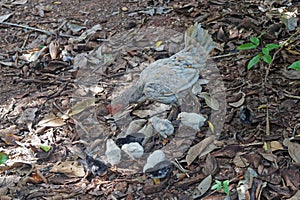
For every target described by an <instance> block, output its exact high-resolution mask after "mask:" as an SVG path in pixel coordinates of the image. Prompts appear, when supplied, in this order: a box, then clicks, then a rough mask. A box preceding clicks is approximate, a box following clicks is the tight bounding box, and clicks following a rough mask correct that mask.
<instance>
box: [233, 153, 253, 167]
mask: <svg viewBox="0 0 300 200" xmlns="http://www.w3.org/2000/svg"><path fill="white" fill-rule="evenodd" d="M243 154H244V153H242V152H238V153H237V154H236V155H235V157H234V159H233V163H234V164H235V165H236V166H237V167H247V166H248V165H249V163H250V162H249V161H248V160H247V159H246V158H244V157H242V155H243Z"/></svg>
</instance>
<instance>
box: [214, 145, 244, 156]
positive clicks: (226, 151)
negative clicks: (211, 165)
mask: <svg viewBox="0 0 300 200" xmlns="http://www.w3.org/2000/svg"><path fill="white" fill-rule="evenodd" d="M242 150H243V148H242V147H241V146H239V145H228V146H226V147H224V148H223V149H220V150H219V151H217V152H215V153H213V155H214V156H215V157H227V158H233V157H234V156H235V155H236V153H237V152H240V151H242Z"/></svg>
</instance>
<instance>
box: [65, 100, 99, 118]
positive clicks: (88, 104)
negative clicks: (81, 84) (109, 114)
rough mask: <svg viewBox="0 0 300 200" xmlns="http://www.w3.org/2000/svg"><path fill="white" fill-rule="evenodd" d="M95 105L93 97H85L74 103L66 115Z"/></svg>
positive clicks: (71, 114)
mask: <svg viewBox="0 0 300 200" xmlns="http://www.w3.org/2000/svg"><path fill="white" fill-rule="evenodd" d="M94 105H95V98H87V99H84V100H82V101H80V102H78V103H76V104H75V105H74V106H73V107H72V108H71V109H70V110H69V111H68V115H70V116H73V115H76V114H78V113H81V112H82V111H84V110H85V109H87V108H89V107H91V106H94Z"/></svg>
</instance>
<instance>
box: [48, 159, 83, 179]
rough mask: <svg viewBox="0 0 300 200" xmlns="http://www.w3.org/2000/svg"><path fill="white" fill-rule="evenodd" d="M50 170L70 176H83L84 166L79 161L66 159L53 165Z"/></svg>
mask: <svg viewBox="0 0 300 200" xmlns="http://www.w3.org/2000/svg"><path fill="white" fill-rule="evenodd" d="M50 172H54V173H62V174H65V175H66V176H69V177H83V176H84V175H85V171H84V167H83V166H82V165H80V164H79V163H78V162H77V161H64V162H61V163H57V164H56V165H54V166H53V168H52V169H51V170H50Z"/></svg>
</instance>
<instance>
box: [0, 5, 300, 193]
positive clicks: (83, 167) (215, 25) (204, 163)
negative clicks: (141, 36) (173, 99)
mask: <svg viewBox="0 0 300 200" xmlns="http://www.w3.org/2000/svg"><path fill="white" fill-rule="evenodd" d="M89 3H90V4H91V5H93V6H95V7H97V6H99V5H98V3H97V2H94V1H91V2H89ZM103 3H104V7H105V8H107V10H106V11H105V10H101V8H99V10H98V11H97V12H95V11H94V10H90V9H85V10H84V11H83V10H79V8H84V7H86V6H87V5H88V4H86V3H85V2H80V3H79V4H80V6H79V5H78V6H76V7H74V2H71V1H64V2H55V3H51V4H50V3H49V2H47V1H44V2H40V3H39V4H41V5H39V6H38V7H37V6H36V5H33V3H32V2H28V1H13V2H12V1H3V2H1V3H0V5H1V7H2V8H5V9H6V12H3V13H0V16H1V17H0V22H1V28H0V31H1V35H4V37H2V38H1V45H0V49H1V52H0V61H1V62H0V64H1V68H0V72H1V74H2V76H1V77H0V81H1V88H2V89H1V97H0V102H1V105H0V118H1V123H0V133H1V134H0V135H1V151H0V152H1V155H3V158H2V160H3V161H5V160H6V161H5V162H4V163H3V164H1V166H0V167H1V169H3V170H9V172H10V174H9V175H8V174H5V179H2V175H1V183H2V184H3V185H5V186H4V189H3V191H2V192H3V193H1V196H3V197H7V198H16V196H15V194H17V193H18V194H19V195H21V196H22V195H23V197H24V196H26V197H27V198H38V197H49V198H50V197H53V198H55V197H57V192H58V193H60V195H63V196H64V198H73V197H74V196H77V197H79V196H82V195H84V196H86V197H87V198H94V197H100V198H112V199H116V198H117V199H130V198H132V199H133V198H134V199H138V198H145V197H147V198H155V197H157V196H159V197H160V198H163V199H170V198H174V197H176V198H179V199H184V198H187V197H191V196H192V194H195V195H196V197H195V198H200V195H201V197H203V198H206V199H209V198H218V197H219V198H222V199H224V198H225V194H222V193H221V192H216V193H211V191H209V188H211V186H212V182H214V181H215V180H221V181H223V180H229V183H230V185H229V186H230V195H231V198H235V199H237V198H239V199H244V198H257V199H271V198H277V199H297V195H298V194H299V185H300V184H299V182H300V181H299V170H298V168H299V166H298V164H297V162H298V158H297V156H298V154H299V153H298V151H299V149H298V146H297V145H298V143H299V142H298V141H299V138H298V135H299V134H298V133H297V132H296V133H295V132H294V131H293V127H294V126H295V124H297V123H298V122H299V117H300V116H299V113H298V112H297V111H298V110H299V104H298V101H299V83H298V82H297V73H295V71H292V70H291V69H287V67H288V66H289V65H291V64H292V63H293V62H295V61H297V60H296V59H297V55H298V54H297V51H298V50H297V48H296V47H297V44H299V38H298V37H297V36H296V37H295V38H294V40H293V41H292V42H291V43H286V46H285V47H284V48H283V49H282V50H281V51H280V53H279V54H277V56H276V58H275V61H274V63H276V65H275V64H274V65H272V67H271V68H270V72H269V75H268V76H267V78H268V82H267V83H266V84H261V82H262V81H260V80H263V79H264V78H265V77H264V70H263V69H264V67H265V66H263V65H261V66H254V68H253V69H251V70H249V71H247V70H245V67H246V66H245V63H244V62H240V61H242V60H243V59H248V58H246V57H247V56H246V55H243V54H242V53H238V54H234V53H237V49H236V47H237V46H239V45H240V44H244V43H246V42H247V41H248V40H249V38H250V37H257V36H259V35H260V34H261V33H262V32H264V31H266V34H264V36H263V40H262V42H263V43H265V44H268V43H272V42H274V38H275V39H276V40H277V41H279V42H282V41H285V40H288V38H289V32H292V33H293V29H295V27H296V26H295V21H296V23H299V22H297V19H296V18H295V15H297V12H298V11H297V10H296V9H291V8H290V7H297V5H296V6H295V5H293V3H292V5H289V4H287V3H285V2H275V3H272V4H269V3H268V2H264V3H261V4H260V3H257V2H247V3H244V4H241V3H237V4H230V5H228V4H227V2H224V1H211V2H208V1H204V2H196V3H195V2H194V3H190V2H185V1H181V2H177V1H174V2H171V3H170V2H169V3H165V4H164V3H163V2H156V1H153V2H152V3H151V2H149V3H148V4H147V5H146V3H147V2H146V1H141V5H143V4H144V5H145V7H142V6H141V5H137V4H135V3H124V2H122V3H121V2H120V3H117V5H116V7H115V8H117V7H119V8H120V9H119V10H118V11H117V12H114V11H116V10H114V8H112V6H111V5H110V4H109V3H108V2H106V1H104V2H103ZM24 5H26V6H27V7H26V9H33V10H36V11H35V12H33V14H28V15H27V16H26V17H27V18H26V20H25V17H24V16H25V14H24V12H23V8H24ZM253 5H256V7H253ZM224 7H226V8H228V9H230V10H233V11H234V10H236V11H238V14H236V13H224V11H225V9H224ZM65 8H68V9H65ZM123 8H126V9H123ZM145 8H146V9H145ZM241 8H243V9H241ZM12 9H14V10H17V11H22V12H13V13H12V12H11V11H12ZM241 10H242V11H241ZM298 10H299V9H298ZM74 11H77V12H74ZM1 12H2V11H1ZM85 12H86V13H85ZM7 13H10V14H7ZM76 13H85V14H86V17H85V18H81V17H80V16H77V15H76ZM115 13H118V14H115ZM254 13H255V14H254ZM99 15H100V16H99ZM170 16H171V19H172V18H173V19H180V20H175V21H174V22H173V21H172V20H170ZM50 17H51V18H53V19H63V20H61V21H60V20H58V21H56V20H54V21H51V23H50V21H49V22H48V21H47V19H48V18H50ZM80 18H81V19H80ZM69 19H72V20H69ZM83 19H84V20H83ZM279 20H280V21H281V22H282V23H283V24H285V25H284V26H283V25H280V26H278V25H277V24H276V22H278V21H279ZM83 21H84V23H82V22H83ZM194 21H197V22H200V23H201V24H202V25H203V26H204V27H205V29H209V31H210V33H212V35H213V37H214V41H217V42H218V47H217V49H216V50H215V51H214V52H213V53H212V54H213V56H215V57H216V58H215V63H216V65H217V67H218V68H219V70H220V71H221V74H222V79H223V82H224V84H225V86H226V88H227V93H229V95H230V96H237V94H242V96H241V98H239V99H236V101H231V106H232V107H229V108H227V115H226V118H225V119H224V120H225V125H224V128H222V131H221V134H220V137H219V136H218V137H215V136H211V135H207V134H206V132H205V130H207V129H209V127H210V129H216V130H214V131H211V132H212V133H214V132H218V127H217V124H216V123H215V122H211V121H210V120H207V122H204V124H203V126H202V127H201V128H200V129H199V130H198V131H197V133H195V131H193V130H190V129H189V128H190V127H183V126H181V125H180V122H178V121H177V119H176V117H174V116H176V115H177V114H178V113H180V112H178V111H177V114H176V111H172V112H174V113H175V114H174V116H173V117H172V115H170V112H171V110H172V109H171V108H170V107H164V106H160V107H159V108H153V107H147V105H145V107H141V108H139V107H138V106H137V107H132V108H130V109H131V110H130V109H129V110H128V113H130V112H131V111H132V110H134V114H135V115H136V117H137V118H142V119H145V120H146V122H145V124H144V125H142V126H140V127H139V128H138V129H136V130H137V131H138V132H143V134H145V135H146V136H147V137H146V138H147V139H146V140H144V141H146V142H145V143H144V141H143V142H142V143H143V145H142V146H143V148H144V150H145V151H149V152H153V151H154V150H157V149H162V150H164V151H165V154H166V157H168V156H171V157H172V155H176V157H178V158H180V159H179V161H180V165H182V166H183V168H186V169H187V170H186V171H185V172H186V174H184V176H183V177H182V178H181V179H179V180H177V179H176V178H175V177H176V175H178V174H179V171H178V170H179V169H177V168H169V167H168V166H169V163H168V164H167V165H165V167H166V168H164V169H165V170H166V171H159V170H158V171H156V172H158V174H161V173H163V172H166V173H167V172H168V173H169V171H168V170H169V169H171V173H170V176H168V177H165V179H162V182H161V183H160V184H158V185H155V184H154V183H153V180H152V178H151V177H147V176H140V175H139V174H135V173H132V172H134V169H132V168H130V167H128V166H126V165H125V166H124V168H122V166H120V168H119V169H118V168H117V169H114V168H113V167H111V166H109V170H108V172H107V174H106V175H103V174H104V173H102V171H105V170H104V168H105V167H104V166H103V165H104V164H102V163H101V164H100V162H102V161H101V159H102V157H101V155H104V154H105V149H103V148H102V149H101V148H99V147H101V146H105V143H106V141H109V140H110V138H114V137H115V135H117V134H119V133H118V126H116V125H115V124H114V123H113V122H112V121H111V116H110V113H112V110H109V109H110V108H109V107H108V104H109V100H110V97H111V95H112V94H111V89H112V87H115V86H116V85H117V86H118V88H119V89H120V91H122V90H124V88H126V87H127V86H128V85H126V84H127V83H128V82H127V81H130V80H131V78H130V77H133V79H134V77H135V76H137V75H138V74H139V72H140V71H141V69H143V68H145V66H142V65H141V64H140V63H142V62H144V63H147V62H148V63H149V62H153V61H154V60H157V59H159V58H160V57H164V56H167V57H169V56H170V55H169V54H174V53H175V52H177V51H178V50H180V48H183V47H179V46H180V45H173V46H172V43H168V41H169V40H168V37H169V35H174V38H171V39H172V41H173V42H174V41H177V40H179V41H180V35H179V36H178V37H176V36H175V33H172V34H167V33H164V34H153V35H152V38H150V39H149V41H151V42H152V43H153V44H152V46H153V47H154V48H153V49H154V50H153V49H151V48H149V49H147V48H146V50H145V49H143V50H141V49H134V48H133V47H132V46H128V45H127V44H130V42H129V40H127V39H126V40H124V41H122V44H121V45H120V47H122V45H123V47H124V46H126V48H127V49H126V48H125V49H126V50H125V51H123V55H121V59H119V60H118V59H116V60H113V59H112V57H110V55H107V57H106V58H105V59H104V63H106V65H105V66H104V67H102V68H101V69H100V70H99V71H97V70H96V71H95V74H93V75H95V76H96V74H98V75H100V77H101V78H100V80H99V79H93V80H92V81H91V82H90V83H88V84H86V83H84V84H83V82H81V86H82V85H84V86H85V88H84V87H79V88H76V87H77V85H76V84H74V81H75V77H76V73H77V70H76V69H75V68H73V64H74V61H73V60H74V59H78V58H77V56H78V55H79V54H80V53H87V52H88V51H90V50H92V49H93V48H97V47H98V46H99V45H101V43H102V42H104V41H106V40H108V39H109V38H108V36H109V37H115V38H118V37H120V35H122V34H123V35H125V37H123V39H124V38H126V37H127V36H126V34H124V33H128V32H127V31H128V28H129V27H132V28H133V29H135V28H136V29H137V28H138V26H140V27H142V28H144V29H145V30H147V28H148V29H149V32H155V30H156V29H153V25H154V27H162V26H164V27H165V26H169V27H172V28H174V29H176V30H177V31H176V33H178V32H179V33H183V31H184V30H185V24H193V23H194ZM118 22H122V23H119V24H118ZM163 23H164V24H163ZM74 24H75V25H79V26H74ZM83 24H84V25H83ZM120 24H123V25H120ZM71 25H72V26H71ZM8 27H9V29H8ZM151 27H152V29H151ZM225 27H226V28H225ZM4 30H7V32H6V31H4ZM8 33H9V34H8ZM54 33H55V36H56V37H59V40H58V43H54V42H51V41H56V40H55V39H57V38H54V37H53V36H54ZM118 34H119V36H118ZM129 35H130V31H129ZM157 35H161V36H162V38H159V37H157ZM42 36H45V37H42ZM181 36H182V34H181ZM69 38H70V39H69ZM120 38H121V37H120ZM132 38H134V37H132ZM181 39H182V38H181ZM121 40H122V39H121ZM170 44H171V45H170ZM173 44H174V43H173ZM150 46H151V45H150ZM24 47H28V48H27V49H26V50H24ZM37 47H38V48H37ZM108 47H109V46H108ZM95 52H96V53H95V54H97V53H99V51H95ZM129 52H130V53H129ZM133 52H134V53H133ZM248 53H249V55H250V54H251V55H255V53H256V52H252V51H249V52H247V54H248ZM91 54H93V53H92V52H91ZM85 56H86V57H85ZM85 56H83V57H80V58H79V60H82V61H84V62H82V63H81V65H82V66H87V67H89V66H88V65H90V67H91V68H94V69H96V68H95V66H97V64H99V61H98V60H97V59H98V58H97V59H94V60H93V59H91V60H89V59H85V58H87V54H86V55H85ZM122 56H123V59H122ZM218 56H220V57H218ZM89 58H91V57H89ZM121 60H123V61H122V62H121ZM124 60H125V62H124ZM58 61H63V63H58ZM97 62H98V63H97ZM101 62H102V61H101ZM237 62H239V64H238V63H237ZM58 65H59V66H58ZM242 68H243V69H242ZM292 68H295V69H297V62H296V63H295V64H294V65H292ZM128 74H129V75H130V76H127V77H125V75H128ZM82 77H83V78H82V80H84V81H85V79H84V76H82ZM118 78H120V79H119V80H118ZM203 78H206V77H203ZM126 80H127V81H126ZM15 83H17V84H15ZM120 83H121V84H120ZM206 84H207V83H204V84H203V85H202V84H201V88H200V87H199V88H194V93H195V94H197V95H200V96H201V93H202V96H203V97H202V98H203V99H201V98H199V101H200V103H199V104H194V107H195V109H196V107H197V108H200V111H201V114H204V115H205V116H208V117H209V116H210V115H211V114H212V111H211V109H214V110H215V111H218V109H220V108H222V105H219V104H220V103H221V102H218V101H217V100H215V99H213V98H214V96H209V95H205V92H207V86H206ZM79 85H80V84H79ZM95 85H97V88H96V87H95ZM74 87H75V88H76V89H75V90H76V91H77V93H76V95H78V96H74ZM82 88H84V89H82ZM89 95H90V96H89ZM87 96H88V97H92V98H90V99H91V101H90V100H84V99H85V98H86V97H87ZM75 97H77V98H75ZM74 98H75V100H76V101H73V100H74ZM202 100H204V101H202ZM288 101H292V102H291V103H292V104H291V105H293V109H290V106H289V105H290V104H289V103H288ZM70 102H72V104H71V103H70ZM74 102H79V103H74ZM267 103H268V104H269V105H268V116H266V115H267V113H266V112H263V110H261V109H257V108H258V107H259V106H260V105H262V104H267ZM241 106H245V107H247V108H248V109H249V110H250V111H251V112H249V113H248V114H249V116H248V115H247V116H246V119H250V118H252V119H251V122H250V123H248V121H249V120H248V121H247V123H242V122H241V120H240V116H239V114H240V109H239V108H240V107H241ZM147 109H148V111H147ZM94 110H98V111H99V113H98V114H97V115H92V114H93V113H94ZM144 110H145V111H147V112H145V113H144ZM153 110H154V111H153ZM198 111H199V110H197V113H198ZM89 112H91V113H92V114H90V113H89ZM160 112H162V113H163V114H162V115H160V116H159V117H162V116H163V117H168V119H169V120H170V122H171V123H172V125H173V126H174V129H175V132H176V131H178V130H180V131H181V133H180V134H178V135H176V134H175V135H176V136H178V137H181V139H178V140H176V141H174V140H173V137H174V136H172V135H170V136H168V137H167V138H164V139H163V138H162V137H160V136H159V135H157V134H155V132H154V130H153V127H152V126H151V124H149V123H148V121H147V120H148V117H149V116H151V117H153V116H155V115H157V114H158V113H160ZM128 113H125V115H126V114H128ZM168 115H169V116H168ZM250 115H251V116H250ZM82 119H87V121H83V120H82ZM243 119H244V118H243ZM96 121H97V122H99V123H100V124H101V125H100V127H101V128H99V127H98V129H95V128H94V125H93V123H95V122H96ZM83 122H88V123H89V124H90V125H88V126H86V123H83ZM79 124H81V125H82V124H84V126H85V127H86V130H85V131H86V132H83V133H82V134H85V133H93V134H94V135H93V134H92V136H91V137H90V138H89V140H84V137H82V134H80V133H79V132H78V133H77V131H76V129H75V128H74V127H75V126H79ZM125 124H126V123H125ZM211 127H213V128H211ZM146 129H147V130H146ZM191 129H192V128H191ZM182 130H184V131H182ZM124 131H126V130H124ZM180 131H178V132H180ZM134 132H135V131H131V133H130V134H129V132H128V134H127V133H126V134H125V137H124V138H126V136H128V135H130V137H131V136H134V135H135V133H134ZM146 132H147V134H146ZM99 134H100V136H101V137H100V138H102V136H103V135H105V137H103V138H106V137H107V138H106V139H107V140H106V141H103V140H99ZM131 134H132V135H131ZM283 134H288V137H285V136H284V137H283ZM192 135H196V136H197V137H196V138H193V137H191V136H192ZM120 136H121V135H120ZM130 137H127V138H130ZM292 137H293V138H292ZM284 138H285V139H284ZM84 144H85V145H87V146H88V147H84ZM168 144H169V145H168ZM264 144H268V145H267V146H264ZM144 145H145V146H144ZM117 147H118V146H117ZM266 147H267V148H266ZM115 148H116V146H115ZM118 148H119V147H118ZM124 148H125V147H124ZM47 149H48V150H49V151H48V150H47ZM86 149H89V150H88V151H87V150H86ZM174 149H176V150H177V151H175V150H174ZM218 149H219V150H218ZM120 151H121V152H122V150H121V149H120ZM122 153H124V152H122ZM89 154H91V155H92V156H93V157H94V158H93V157H90V155H89ZM7 158H8V159H7ZM99 158H101V159H99ZM80 159H83V160H84V161H85V162H86V163H87V164H82V163H81V162H79V161H78V160H80ZM98 159H99V160H98ZM145 160H146V158H145ZM136 162H139V161H136ZM59 163H62V164H59ZM114 163H115V162H114ZM38 165H39V166H38ZM140 165H141V166H144V163H140ZM153 167H154V166H153ZM105 169H106V168H105ZM88 171H90V172H92V175H91V174H89V173H87V172H88ZM98 172H99V173H98ZM3 173H4V171H3ZM249 174H252V175H249ZM253 174H254V175H253ZM291 174H293V176H291ZM3 177H4V176H3ZM78 177H79V179H78ZM116 177H118V178H116ZM241 177H244V179H242V178H241ZM21 178H22V179H21ZM76 178H77V179H76ZM18 180H23V181H22V182H20V183H19V184H20V185H22V187H19V186H16V185H17V184H15V183H17V181H18ZM241 180H243V181H244V182H243V183H242V182H241ZM278 180H284V182H285V183H284V184H283V183H282V182H280V181H278ZM4 183H5V184H4ZM41 183H42V184H48V186H49V188H52V189H51V190H47V189H45V190H46V191H44V192H43V191H39V192H38V193H37V192H36V191H37V188H38V187H39V186H40V184H41ZM86 183H87V184H86ZM121 183H122V184H121ZM87 185H88V186H87ZM99 185H101V186H99ZM78 186H80V187H78ZM112 186H113V187H112ZM58 187H59V190H56V189H55V188H58ZM24 188H25V189H26V190H25V189H24ZM142 188H143V189H142ZM54 190H56V191H55V192H53V191H54ZM146 191H147V192H146ZM196 191H197V192H198V193H197V194H196V193H194V192H196ZM250 191H253V192H252V193H250ZM254 191H255V192H254ZM67 194H68V195H67ZM197 195H198V196H197ZM298 196H299V195H298Z"/></svg>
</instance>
